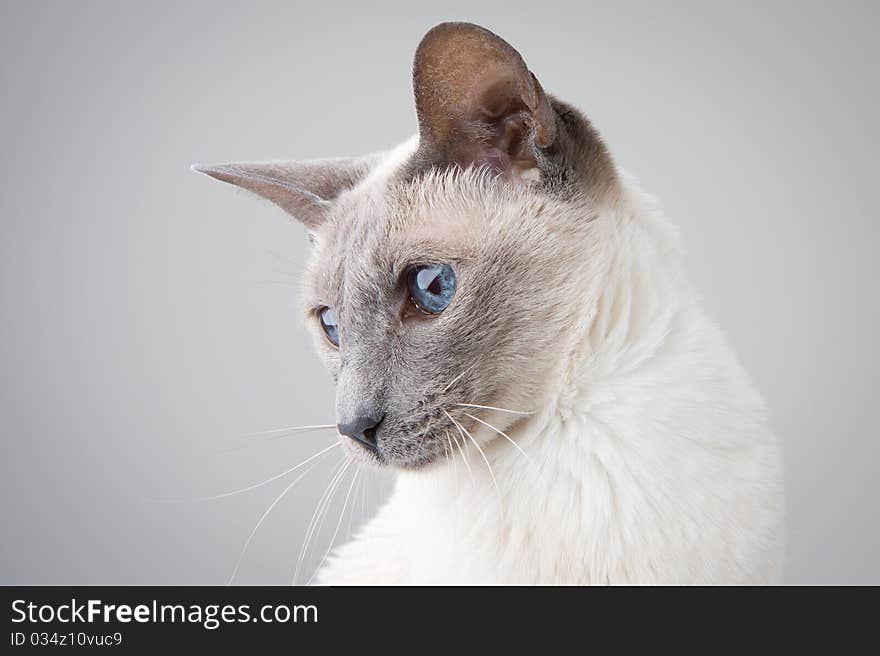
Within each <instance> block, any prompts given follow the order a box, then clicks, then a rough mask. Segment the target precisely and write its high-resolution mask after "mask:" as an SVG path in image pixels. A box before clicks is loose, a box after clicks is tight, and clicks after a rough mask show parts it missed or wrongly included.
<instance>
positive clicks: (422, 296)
mask: <svg viewBox="0 0 880 656" xmlns="http://www.w3.org/2000/svg"><path fill="white" fill-rule="evenodd" d="M407 285H408V286H409V295H410V298H412V301H413V303H414V304H415V306H416V307H417V308H418V309H419V310H421V311H422V312H425V313H427V314H439V313H440V312H443V310H445V309H446V307H447V306H448V305H449V304H450V303H451V302H452V297H453V296H454V295H455V271H453V270H452V267H451V266H449V265H448V264H422V265H419V266H414V267H412V268H411V269H410V270H409V274H408V276H407Z"/></svg>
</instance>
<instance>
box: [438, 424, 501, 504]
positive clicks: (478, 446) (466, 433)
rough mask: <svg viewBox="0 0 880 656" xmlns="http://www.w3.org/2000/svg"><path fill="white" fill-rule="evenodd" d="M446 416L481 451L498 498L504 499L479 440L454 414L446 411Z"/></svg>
mask: <svg viewBox="0 0 880 656" xmlns="http://www.w3.org/2000/svg"><path fill="white" fill-rule="evenodd" d="M443 412H446V410H444V411H443ZM446 416H447V417H449V419H450V421H451V422H452V423H453V424H455V425H456V426H458V428H459V430H461V431H464V435H466V436H467V438H468V439H469V440H470V441H471V443H472V444H473V445H474V446H475V447H477V451H479V452H480V455H481V456H482V457H483V462H485V463H486V468H487V469H488V470H489V476H491V477H492V484H493V485H494V486H495V491H496V492H497V493H498V500H499V501H501V499H502V496H501V488H500V487H498V481H497V480H496V479H495V472H494V471H492V465H490V464H489V459H488V458H487V457H486V454H485V453H483V449H481V448H480V445H479V444H478V443H477V441H476V440H475V439H474V438H473V436H472V435H471V434H470V433H469V432H468V429H467V428H465V427H464V426H462V425H461V424H460V423H459V422H457V421H456V420H455V419H453V418H452V415H450V414H449V413H448V412H446Z"/></svg>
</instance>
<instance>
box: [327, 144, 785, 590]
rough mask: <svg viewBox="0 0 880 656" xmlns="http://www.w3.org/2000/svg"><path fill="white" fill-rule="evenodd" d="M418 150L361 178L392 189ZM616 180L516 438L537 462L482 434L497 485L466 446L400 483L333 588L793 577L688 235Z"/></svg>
mask: <svg viewBox="0 0 880 656" xmlns="http://www.w3.org/2000/svg"><path fill="white" fill-rule="evenodd" d="M414 146H415V142H414V141H410V142H408V143H407V144H404V145H403V146H402V147H400V148H399V149H397V151H395V152H394V153H392V154H391V155H390V156H389V157H388V158H387V160H386V161H385V162H384V163H383V164H382V165H380V166H379V167H377V169H375V170H374V172H373V174H372V175H371V176H370V177H369V178H368V179H367V180H365V181H364V183H363V184H364V185H368V186H370V185H373V184H375V185H377V187H379V186H381V183H382V180H383V179H384V178H385V177H386V176H387V175H389V174H390V173H391V172H392V171H393V170H394V169H395V167H397V166H399V164H400V163H401V162H403V161H405V159H406V158H407V157H408V154H409V153H411V152H412V150H413V148H414ZM619 175H620V181H621V184H620V187H621V192H620V194H619V195H618V197H617V198H615V200H614V201H613V202H610V203H608V204H607V207H605V209H604V210H603V211H602V212H601V213H600V215H599V217H598V218H597V219H595V221H598V222H599V224H598V226H597V227H598V229H602V230H606V231H607V233H606V239H605V243H606V246H605V247H604V248H606V250H607V252H605V253H599V254H596V253H593V254H592V255H593V256H594V257H596V256H598V257H602V258H605V259H606V260H607V262H608V267H609V276H608V278H607V279H606V280H605V284H604V287H603V288H602V289H593V290H589V289H588V287H589V285H588V284H587V283H586V282H585V289H588V290H587V291H585V298H584V299H582V300H583V302H584V312H583V315H582V317H581V321H582V323H581V324H580V326H572V335H574V336H575V338H576V340H577V343H575V344H573V348H570V351H571V355H570V357H568V359H567V361H566V363H565V367H564V370H563V371H559V372H558V373H559V375H558V377H557V378H556V380H557V381H558V385H557V386H556V387H555V389H553V390H551V391H550V393H549V394H548V397H547V398H548V401H547V402H545V403H544V404H543V407H542V408H541V409H540V410H539V411H538V412H537V413H536V414H534V415H530V416H528V417H526V418H525V419H523V420H521V421H519V422H516V423H515V424H514V425H513V426H512V427H511V428H510V430H509V431H507V434H508V435H509V437H510V438H511V439H512V440H513V441H515V442H516V444H517V445H519V447H520V448H521V449H522V450H523V451H524V452H525V454H526V455H527V456H528V458H526V457H525V456H524V455H523V454H522V453H521V452H520V451H519V450H518V449H516V448H514V447H513V446H512V445H511V444H510V443H509V442H508V441H506V440H504V439H500V438H498V436H497V435H493V434H492V432H491V431H489V430H488V429H487V430H486V431H485V433H478V434H475V436H477V438H478V439H479V440H480V442H481V444H484V446H483V451H484V452H485V456H486V458H487V459H488V461H489V464H490V465H491V469H492V470H493V472H494V480H493V478H492V476H491V475H490V472H489V468H488V467H487V466H486V463H485V462H484V461H483V457H482V456H481V454H480V453H479V452H478V451H477V450H476V449H474V448H473V447H471V448H469V449H467V450H466V457H467V460H468V462H467V465H468V466H467V467H466V466H465V463H464V462H463V461H462V454H461V453H458V452H456V457H455V459H454V460H453V461H450V462H445V463H441V464H439V465H436V466H433V467H430V468H427V469H425V470H423V471H418V472H400V473H398V474H397V482H396V487H395V490H394V492H393V494H392V496H391V497H390V499H389V500H388V501H387V502H386V503H385V504H384V506H383V507H382V508H381V509H380V511H379V512H378V514H377V515H376V516H375V517H374V518H373V519H372V520H371V521H369V522H368V523H367V524H366V525H365V526H364V527H363V528H362V529H361V530H360V532H359V533H358V534H357V536H356V538H355V539H354V540H353V541H352V542H350V543H349V544H346V545H344V546H343V547H341V548H339V549H338V550H337V551H336V552H335V554H334V556H333V557H332V558H331V560H330V561H329V563H328V565H327V566H326V567H325V568H324V569H323V570H322V571H321V572H320V574H319V577H318V580H319V582H320V583H322V584H370V583H401V584H409V583H470V584H480V583H485V584H490V583H766V582H776V581H779V579H780V576H781V569H782V560H783V526H782V505H783V502H782V487H781V472H780V461H779V453H778V448H777V444H776V440H775V438H774V436H773V434H772V433H771V431H770V430H769V428H768V425H767V417H766V411H765V407H764V404H763V402H762V400H761V398H760V397H759V395H758V394H757V393H756V392H755V391H754V389H753V387H752V385H751V384H750V382H749V380H748V378H747V376H746V374H745V373H744V371H743V369H742V368H741V367H740V365H739V364H738V362H737V361H736V358H735V357H734V356H733V354H732V352H731V350H730V349H729V347H728V346H727V344H726V342H725V340H724V337H723V336H722V334H721V332H720V331H719V330H718V328H717V327H716V326H715V325H714V324H713V323H712V322H711V321H710V320H709V319H708V318H707V317H706V315H705V314H704V312H703V311H702V309H701V308H700V306H699V304H698V302H697V299H696V296H695V293H694V291H693V290H692V288H691V287H690V286H689V285H688V284H687V283H686V282H685V280H684V277H683V273H682V261H681V259H682V258H681V250H680V246H679V240H678V236H677V233H676V231H675V230H674V228H673V227H672V226H671V225H670V224H669V223H668V222H667V221H666V219H665V218H664V217H663V216H662V215H661V213H660V211H659V209H658V208H657V206H656V204H655V203H654V202H653V201H652V199H651V198H650V197H648V196H647V195H646V194H645V193H643V192H642V191H641V190H640V189H639V188H638V186H637V185H636V184H635V182H634V181H633V180H632V179H631V178H630V177H629V176H627V175H626V174H625V173H623V172H620V174H619ZM591 294H592V295H593V296H592V298H590V295H591ZM561 347H565V348H568V346H565V345H564V344H561ZM484 417H487V418H489V417H494V419H489V421H491V422H492V423H496V422H500V421H502V420H504V419H506V420H507V421H509V420H510V419H511V417H510V416H509V415H507V416H506V417H505V416H502V413H495V414H494V415H484ZM491 438H495V439H491ZM496 483H497V488H496Z"/></svg>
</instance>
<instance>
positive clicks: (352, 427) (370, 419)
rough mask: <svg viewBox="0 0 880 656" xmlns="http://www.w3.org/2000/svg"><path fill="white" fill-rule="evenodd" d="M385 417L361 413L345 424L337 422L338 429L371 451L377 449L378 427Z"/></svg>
mask: <svg viewBox="0 0 880 656" xmlns="http://www.w3.org/2000/svg"><path fill="white" fill-rule="evenodd" d="M384 418H385V417H384V416H382V417H376V416H372V415H361V416H360V417H355V418H354V419H352V420H351V421H349V422H347V423H344V424H336V428H337V430H338V431H339V432H340V433H341V434H342V435H345V436H347V437H350V438H351V439H353V440H354V441H355V442H360V443H361V444H363V445H364V446H365V447H367V448H368V449H370V450H371V451H375V450H376V449H377V446H378V445H377V442H376V427H377V426H378V425H379V424H381V423H382V420H383V419H384Z"/></svg>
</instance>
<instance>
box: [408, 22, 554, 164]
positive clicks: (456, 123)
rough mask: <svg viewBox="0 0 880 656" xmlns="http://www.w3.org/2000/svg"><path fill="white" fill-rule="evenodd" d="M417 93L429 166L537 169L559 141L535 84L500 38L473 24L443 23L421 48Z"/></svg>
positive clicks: (550, 112)
mask: <svg viewBox="0 0 880 656" xmlns="http://www.w3.org/2000/svg"><path fill="white" fill-rule="evenodd" d="M413 90H414V92H415V101H416V112H417V113H418V119H419V144H420V145H419V150H420V155H421V158H422V159H423V160H426V162H430V161H432V160H433V162H435V163H437V162H445V163H456V164H459V165H461V166H468V165H471V164H475V165H478V166H479V165H489V166H491V167H492V168H494V169H496V170H499V171H501V172H505V173H507V172H515V171H520V172H521V171H525V170H528V169H531V168H533V167H534V166H536V163H537V161H538V160H539V159H540V151H541V150H543V149H546V148H549V147H550V146H552V145H553V143H554V141H555V139H556V114H555V112H554V111H553V108H552V106H551V105H550V101H549V99H548V98H547V96H546V94H545V93H544V90H543V89H542V88H541V85H540V84H539V83H538V80H537V78H536V77H535V76H534V75H532V73H531V72H530V71H529V69H528V68H527V67H526V64H525V62H524V61H523V59H522V57H520V55H519V53H518V52H517V51H516V50H514V49H513V47H512V46H511V45H510V44H509V43H507V42H506V41H505V40H504V39H502V38H501V37H499V36H497V35H495V34H493V33H492V32H490V31H489V30H486V29H484V28H482V27H479V26H477V25H472V24H470V23H442V24H440V25H437V26H436V27H434V28H433V29H432V30H431V31H429V32H428V33H427V34H426V35H425V37H424V38H423V39H422V42H421V43H420V44H419V47H418V49H417V50H416V56H415V61H414V63H413Z"/></svg>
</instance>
